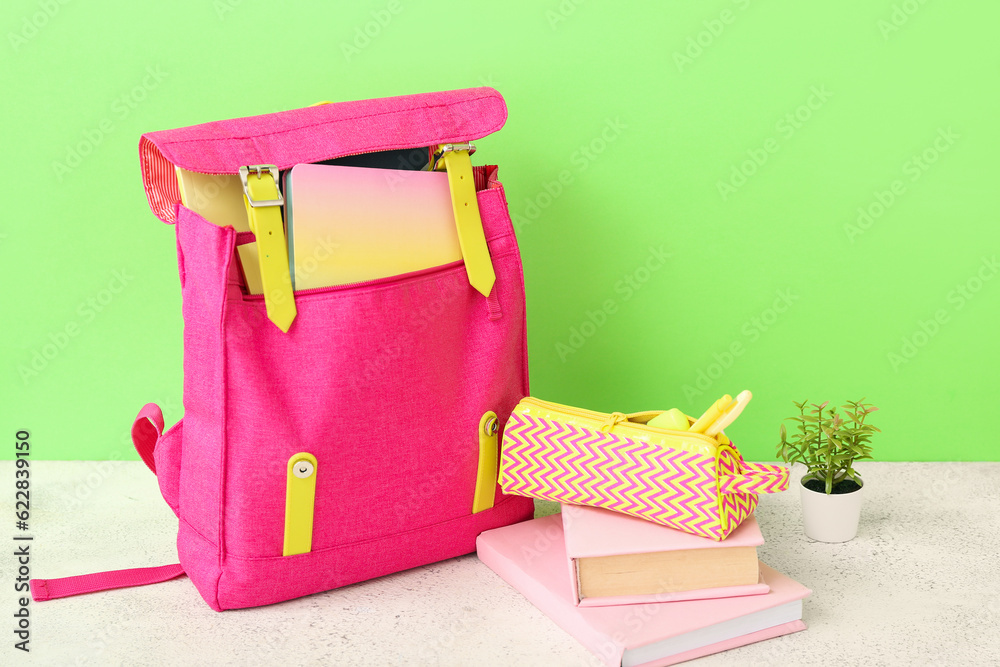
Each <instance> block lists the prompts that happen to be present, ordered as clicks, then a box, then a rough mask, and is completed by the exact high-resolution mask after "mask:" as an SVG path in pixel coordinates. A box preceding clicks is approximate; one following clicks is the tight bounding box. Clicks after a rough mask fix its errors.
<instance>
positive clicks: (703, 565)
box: [562, 505, 769, 607]
mask: <svg viewBox="0 0 1000 667" xmlns="http://www.w3.org/2000/svg"><path fill="white" fill-rule="evenodd" d="M562 524H563V531H564V534H565V536H566V554H567V557H568V568H567V569H568V572H569V577H570V584H571V586H572V588H573V599H574V600H576V602H577V604H578V605H580V606H582V607H597V606H607V605H619V604H642V603H646V602H669V601H676V600H704V599H707V598H722V597H735V596H739V595H763V594H765V593H767V592H768V590H769V587H768V585H767V583H766V582H765V581H764V577H763V575H762V574H761V573H760V569H759V568H758V567H757V554H756V549H757V547H759V546H760V545H762V544H764V537H763V536H762V535H761V533H760V528H759V527H758V525H757V519H756V518H755V517H754V515H753V514H751V515H750V516H749V517H747V518H746V519H745V520H744V521H743V523H742V524H740V526H739V527H738V528H736V530H734V531H733V532H732V533H731V534H730V535H729V537H727V538H726V539H725V540H723V541H721V542H717V541H715V540H710V539H708V538H706V537H699V536H697V535H690V534H688V533H685V532H681V531H679V530H674V529H672V528H668V527H666V526H661V525H659V524H656V523H652V522H650V521H645V520H643V519H638V518H636V517H632V516H628V515H625V514H621V513H619V512H612V511H610V510H606V509H601V508H598V507H584V506H582V505H563V506H562ZM702 549H706V550H707V549H711V550H713V552H712V558H711V559H705V558H699V557H698V551H697V550H702ZM729 549H731V550H732V551H724V552H723V551H721V550H729ZM642 554H650V555H651V556H647V557H642V556H638V558H629V559H617V558H609V557H617V556H634V555H642ZM637 567H638V568H639V569H640V574H639V575H638V576H636V575H635V570H636V568H637ZM641 568H647V569H650V570H651V571H656V572H657V574H656V575H655V579H653V578H652V577H651V576H649V575H643V574H642V573H641ZM607 569H610V570H613V571H614V572H615V574H614V575H610V576H609V575H605V574H604V571H605V570H607ZM671 577H672V580H671ZM713 580H714V582H715V583H714V585H713V583H706V582H713ZM719 580H722V581H723V582H729V583H724V584H722V585H720V584H719V583H718V582H719ZM748 581H749V582H752V583H739V582H748ZM617 591H623V592H621V593H617Z"/></svg>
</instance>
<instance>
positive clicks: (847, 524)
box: [799, 482, 865, 542]
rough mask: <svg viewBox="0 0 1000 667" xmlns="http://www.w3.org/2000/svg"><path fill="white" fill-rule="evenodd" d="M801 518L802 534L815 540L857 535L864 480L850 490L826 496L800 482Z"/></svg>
mask: <svg viewBox="0 0 1000 667" xmlns="http://www.w3.org/2000/svg"><path fill="white" fill-rule="evenodd" d="M799 487H800V491H801V493H802V518H803V521H804V523H805V529H806V537H808V538H810V539H813V540H818V541H819V542H847V541H848V540H853V539H854V536H855V535H857V534H858V519H859V518H860V517H861V499H862V496H863V494H864V490H865V487H864V483H862V485H861V488H860V489H858V490H857V491H854V492H852V493H840V494H834V493H831V494H830V495H827V494H825V493H820V492H816V491H810V490H809V489H807V488H806V487H805V486H804V485H803V484H802V483H801V482H800V483H799Z"/></svg>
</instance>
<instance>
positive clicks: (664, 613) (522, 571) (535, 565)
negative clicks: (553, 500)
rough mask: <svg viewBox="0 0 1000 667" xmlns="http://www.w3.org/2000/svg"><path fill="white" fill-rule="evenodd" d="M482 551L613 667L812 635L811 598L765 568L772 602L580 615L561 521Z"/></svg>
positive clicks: (495, 535)
mask: <svg viewBox="0 0 1000 667" xmlns="http://www.w3.org/2000/svg"><path fill="white" fill-rule="evenodd" d="M476 546H477V550H478V554H479V559H480V560H481V561H483V562H484V563H485V564H486V565H488V566H489V567H490V568H491V569H492V570H493V571H494V572H496V573H497V574H498V575H500V577H502V578H503V579H504V580H505V581H506V582H507V583H509V584H510V585H511V586H513V587H514V588H516V589H517V590H518V591H520V592H521V593H522V594H523V595H524V596H525V597H526V598H528V600H529V601H530V602H531V603H532V604H533V605H535V606H536V607H538V609H539V610H541V611H542V612H543V613H545V614H546V615H548V616H549V617H550V618H551V619H552V620H553V621H555V622H556V624H558V625H559V626H560V627H561V628H562V629H563V630H565V631H566V632H568V633H569V634H571V635H573V636H574V637H576V639H577V640H578V641H579V642H580V643H582V644H583V645H584V646H586V647H587V648H588V649H589V650H590V651H592V652H593V653H595V654H596V655H597V656H598V657H599V658H600V659H601V660H602V661H603V662H604V664H606V665H609V666H614V667H640V666H641V667H660V666H663V665H673V664H676V663H678V662H683V661H685V660H692V659H694V658H700V657H702V656H705V655H709V654H711V653H717V652H719V651H725V650H727V649H730V648H735V647H737V646H744V645H746V644H751V643H753V642H757V641H761V640H764V639H770V638H772V637H778V636H780V635H785V634H789V633H792V632H798V631H799V630H804V629H805V627H806V626H805V624H804V623H803V622H802V599H803V598H805V597H806V596H807V595H809V593H810V590H809V589H808V588H806V587H804V586H802V585H801V584H799V583H798V582H796V581H793V580H792V579H789V578H788V577H786V576H784V575H783V574H781V573H779V572H777V571H775V570H772V569H771V568H769V567H768V566H767V565H764V564H763V563H761V564H760V569H761V572H762V573H763V575H764V578H765V579H766V580H767V582H768V583H769V584H770V591H769V592H768V593H767V594H765V595H746V596H740V597H730V598H716V599H708V600H688V601H684V602H658V603H650V604H645V605H642V606H641V607H635V606H628V605H626V606H614V607H578V606H576V605H575V604H574V596H573V590H572V586H571V585H570V581H569V579H568V578H567V577H566V548H565V541H564V538H563V528H562V517H560V516H559V515H552V516H547V517H542V518H540V519H534V520H532V521H525V522H523V523H518V524H514V525H511V526H506V527H504V528H497V529H495V530H488V531H486V532H484V533H483V534H482V535H480V536H479V539H478V540H477V541H476Z"/></svg>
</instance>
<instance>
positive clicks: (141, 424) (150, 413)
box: [132, 403, 163, 475]
mask: <svg viewBox="0 0 1000 667" xmlns="http://www.w3.org/2000/svg"><path fill="white" fill-rule="evenodd" d="M161 435H163V412H162V411H161V410H160V406H159V405H157V404H156V403H146V405H144V406H142V410H139V414H138V415H136V417H135V421H134V422H132V444H133V445H135V451H137V452H139V456H140V457H142V461H143V463H145V464H146V467H147V468H149V469H150V470H152V471H153V474H154V475H155V474H156V462H155V461H154V460H153V450H154V449H156V441H157V440H159V439H160V436H161Z"/></svg>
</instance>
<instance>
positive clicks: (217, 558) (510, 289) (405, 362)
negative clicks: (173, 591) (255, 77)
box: [31, 88, 533, 611]
mask: <svg viewBox="0 0 1000 667" xmlns="http://www.w3.org/2000/svg"><path fill="white" fill-rule="evenodd" d="M506 116H507V109H506V106H505V104H504V101H503V98H502V97H501V96H500V94H499V93H497V92H496V91H495V90H493V89H491V88H476V89H468V90H458V91H452V92H445V93H429V94H423V95H408V96H403V97H392V98H384V99H377V100H367V101H360V102H343V103H338V104H325V105H321V106H314V107H308V108H304V109H297V110H293V111H286V112H280V113H273V114H267V115H263V116H254V117H249V118H239V119H235V120H225V121H219V122H213V123H205V124H202V125H195V126H193V127H187V128H182V129H178V130H165V131H161V132H152V133H149V134H146V135H143V137H142V139H141V140H140V142H139V155H140V162H141V167H142V178H143V184H144V186H145V189H146V195H147V197H148V199H149V204H150V207H151V208H152V210H153V212H154V213H155V214H156V216H157V217H158V218H160V220H162V221H163V222H165V223H168V224H174V225H175V229H176V232H177V259H178V265H179V270H180V283H181V292H182V296H183V316H184V408H185V414H184V418H183V419H182V420H181V421H179V422H177V423H176V424H174V425H173V426H172V427H170V428H169V429H167V430H166V431H164V424H163V415H162V413H161V412H160V409H159V407H157V406H156V405H155V404H148V405H146V406H145V407H143V408H142V410H141V411H140V412H139V415H138V417H137V418H136V420H135V423H134V425H133V427H132V439H133V442H134V444H135V447H136V449H137V450H138V451H139V454H140V455H141V457H142V459H143V461H145V462H146V465H147V466H149V468H150V470H152V471H153V472H154V473H155V474H156V476H157V479H158V482H159V486H160V491H161V492H162V494H163V498H164V499H165V500H166V501H167V504H169V505H170V507H171V508H172V509H173V511H174V513H175V514H177V516H178V519H179V526H180V527H179V532H178V535H177V551H178V554H179V558H180V563H179V564H176V565H167V566H163V567H157V568H138V569H134V570H121V571H117V572H104V573H98V574H91V575H83V576H79V577H67V578H64V579H50V580H37V579H36V580H33V581H32V582H31V590H32V594H33V596H34V599H35V600H46V599H50V598H57V597H64V596H68V595H77V594H80V593H87V592H92V591H96V590H105V589H109V588H118V587H123V586H134V585H143V584H149V583H155V582H158V581H165V580H167V579H170V578H173V577H176V576H179V575H181V574H185V573H186V574H187V575H188V576H189V577H190V578H191V580H192V581H193V582H194V584H195V586H196V587H197V588H198V591H199V592H200V593H201V595H202V597H204V598H205V601H206V602H207V603H208V604H209V605H210V606H211V607H212V608H213V609H215V610H219V611H221V610H223V609H237V608H242V607H252V606H257V605H265V604H270V603H274V602H280V601H282V600H288V599H290V598H295V597H299V596H302V595H309V594H311V593H316V592H319V591H324V590H328V589H331V588H336V587H339V586H344V585H347V584H351V583H354V582H358V581H362V580H365V579H370V578H372V577H378V576H381V575H385V574H389V573H392V572H397V571H400V570H405V569H408V568H412V567H416V566H419V565H424V564H427V563H432V562H435V561H439V560H442V559H446V558H451V557H454V556H458V555H460V554H466V553H470V552H473V551H475V549H476V536H477V535H479V533H481V532H482V531H484V530H488V529H491V528H497V527H499V526H503V525H506V524H510V523H514V522H517V521H522V520H524V519H528V518H531V516H532V512H533V505H532V501H531V500H530V499H528V498H522V497H517V496H507V495H503V494H502V493H501V492H500V490H499V487H498V486H497V485H496V475H495V461H496V456H497V455H498V452H497V451H496V449H495V447H496V446H497V444H496V443H497V442H498V441H499V434H496V435H493V434H494V433H495V431H496V430H497V429H498V428H499V427H500V426H502V425H503V424H504V422H505V421H506V420H507V417H508V416H509V414H510V412H511V410H512V409H513V408H514V406H515V405H516V404H517V402H518V400H520V399H521V397H523V396H525V395H527V394H528V363H527V346H526V332H525V298H524V279H523V275H522V271H521V260H520V254H519V252H518V247H517V240H516V239H515V237H514V230H513V227H512V225H511V220H510V217H509V215H508V211H507V201H506V199H505V197H504V190H503V186H502V185H501V184H500V182H499V181H498V180H497V168H496V167H495V166H486V167H475V168H474V180H475V189H476V194H475V196H476V200H477V201H478V206H479V210H480V214H481V217H482V226H483V231H484V234H485V238H486V242H487V245H488V248H489V254H490V256H491V258H492V263H493V268H494V271H495V274H496V282H495V284H494V285H493V288H492V291H491V292H490V293H489V296H488V297H486V296H483V295H482V294H481V293H479V292H478V291H476V290H475V289H473V288H472V287H471V286H470V285H469V280H468V278H467V276H466V270H465V267H464V264H463V262H455V263H453V264H447V265H444V266H440V267H436V268H432V269H428V270H423V271H418V272H415V273H409V274H405V275H401V276H394V277H391V278H384V279H380V280H375V281H369V282H368V283H360V284H354V285H347V286H341V287H331V288H324V289H318V290H310V291H308V292H300V293H296V294H295V305H296V308H297V315H296V317H295V320H294V322H293V323H292V325H291V327H290V328H289V330H288V332H287V333H285V332H282V331H281V330H280V329H279V328H278V327H276V326H275V325H274V324H273V323H272V322H271V321H270V320H269V319H268V315H267V312H266V311H265V304H264V301H263V300H262V298H261V297H260V296H251V295H248V294H245V293H244V292H243V290H242V289H241V287H240V277H239V273H238V271H237V270H236V268H235V266H236V265H235V262H234V250H235V247H236V245H237V244H243V243H245V242H247V241H252V240H253V237H252V235H250V237H249V238H248V237H247V235H246V234H245V233H243V234H237V233H236V232H235V231H234V229H233V228H232V227H219V226H217V225H214V224H211V223H209V222H206V220H205V219H203V218H201V217H199V216H198V215H197V214H195V213H193V212H192V211H190V210H188V209H187V208H185V207H184V206H182V205H181V204H180V193H179V190H178V184H177V180H176V177H175V170H174V167H175V166H179V167H181V168H183V169H187V170H189V171H195V172H202V173H209V174H236V173H237V172H238V171H239V169H240V167H245V166H248V165H260V164H271V165H276V166H277V168H278V169H287V168H289V167H291V166H293V165H295V164H297V163H307V162H318V161H323V160H329V159H332V158H337V157H341V156H348V155H356V154H362V153H372V152H377V151H389V150H394V149H411V148H421V147H435V146H439V145H441V144H447V143H449V142H455V143H457V142H469V141H471V140H474V139H479V138H481V137H484V136H486V135H488V134H490V133H492V132H495V131H496V130H499V129H500V128H501V127H502V126H503V124H504V121H505V120H506ZM491 412H492V413H495V419H493V420H491V419H489V418H488V417H489V413H491ZM484 427H485V431H484ZM491 435H492V436H493V437H492V439H490V436H491ZM491 446H492V447H493V448H494V449H493V451H492V452H491V451H489V448H490V447H491ZM301 453H308V454H311V455H312V456H313V457H315V467H314V468H313V473H314V474H313V483H314V485H315V486H314V491H313V493H314V505H313V515H312V522H313V523H312V541H311V549H310V550H308V551H307V552H305V553H298V554H296V555H289V556H285V555H282V554H283V532H284V530H285V523H286V478H287V480H291V478H292V477H291V476H292V470H291V467H290V466H291V463H292V461H291V459H292V457H294V456H297V455H299V454H301ZM490 457H492V458H493V461H492V464H493V465H494V469H493V472H492V477H491V478H489V488H488V492H487V493H486V495H485V497H486V500H485V501H483V500H482V498H483V497H484V496H483V493H482V492H481V491H480V493H477V489H476V487H477V476H478V478H479V479H483V473H482V472H481V471H480V470H481V468H482V469H484V470H486V471H487V473H486V474H487V475H488V474H490V472H489V466H490V463H491V462H490V461H489V460H488V459H489V458H490ZM480 484H481V483H480ZM289 502H291V501H289ZM474 503H476V504H477V507H475V510H478V511H474V507H473V505H474Z"/></svg>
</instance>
